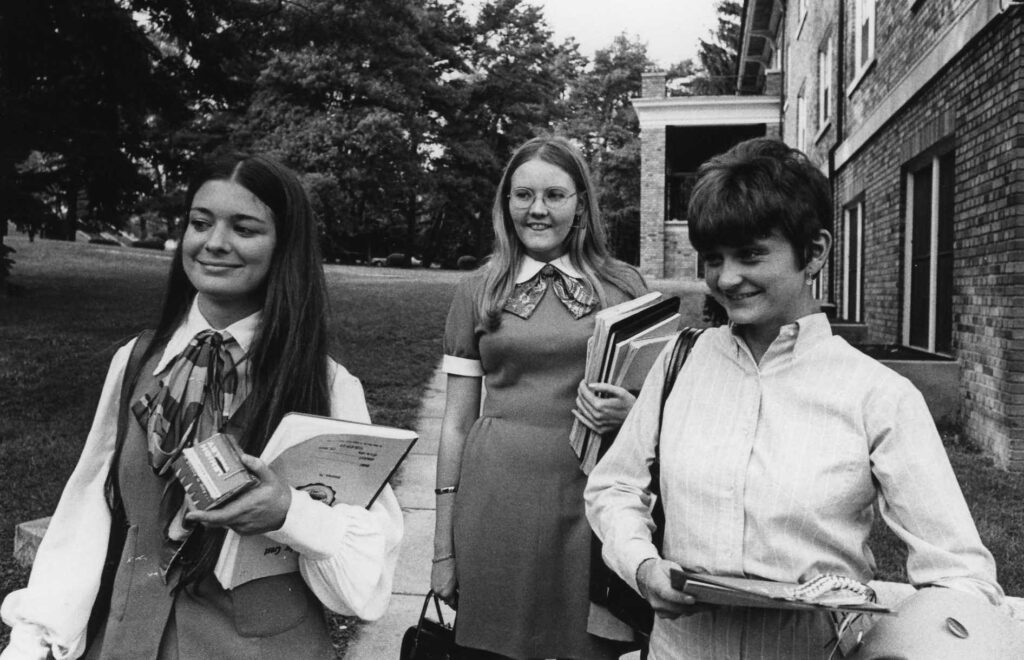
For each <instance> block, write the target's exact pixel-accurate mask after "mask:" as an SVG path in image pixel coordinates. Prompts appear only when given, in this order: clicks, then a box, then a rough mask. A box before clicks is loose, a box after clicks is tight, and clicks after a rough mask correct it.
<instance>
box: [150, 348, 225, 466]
mask: <svg viewBox="0 0 1024 660" xmlns="http://www.w3.org/2000/svg"><path fill="white" fill-rule="evenodd" d="M244 359H245V354H244V353H243V352H242V347H241V346H239V345H238V342H236V341H235V340H234V338H233V337H232V336H231V335H230V334H227V333H223V334H222V333H219V332H216V331H214V330H204V331H202V332H200V333H199V334H197V335H196V336H195V337H193V338H192V340H191V341H190V342H189V344H188V346H187V347H186V348H185V350H184V351H182V352H181V354H180V355H178V357H176V358H174V361H173V362H172V363H171V366H170V371H169V372H168V374H167V377H166V378H165V379H164V380H162V381H161V382H160V384H159V387H158V389H157V390H156V391H155V392H152V393H149V394H145V395H143V397H142V398H141V399H139V400H138V401H136V402H135V404H134V405H133V406H132V413H134V415H135V418H136V419H137V420H139V424H141V425H142V426H143V428H145V429H146V438H147V440H148V448H149V462H150V465H151V466H152V468H153V471H154V472H156V474H158V475H160V476H164V475H166V474H168V473H169V472H170V471H171V464H172V463H173V462H174V459H176V458H177V457H178V456H179V455H180V454H181V452H182V450H183V449H185V448H186V447H189V446H191V445H192V444H193V443H194V442H196V441H197V440H203V439H205V438H207V437H208V436H210V435H213V434H214V433H217V432H218V431H220V430H221V427H222V426H223V425H224V412H225V411H227V410H231V406H232V403H233V402H234V398H235V393H236V391H237V390H238V372H237V371H236V366H237V365H238V364H239V363H240V362H241V361H242V360H244Z"/></svg>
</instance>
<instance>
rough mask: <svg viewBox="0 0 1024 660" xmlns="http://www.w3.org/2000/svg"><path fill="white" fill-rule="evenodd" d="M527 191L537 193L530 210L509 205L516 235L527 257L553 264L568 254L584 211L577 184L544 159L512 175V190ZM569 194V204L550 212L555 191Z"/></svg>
mask: <svg viewBox="0 0 1024 660" xmlns="http://www.w3.org/2000/svg"><path fill="white" fill-rule="evenodd" d="M517 189H520V190H521V189H525V190H530V191H532V192H533V203H531V204H530V205H529V207H527V208H520V207H518V206H516V205H515V204H509V213H510V215H511V217H512V224H513V226H514V227H515V230H516V235H517V236H518V237H519V241H520V242H521V243H522V244H523V248H524V249H525V250H526V253H527V254H528V255H530V256H531V257H533V258H534V259H536V260H537V261H551V260H552V259H556V258H558V257H560V256H562V254H564V253H565V250H566V245H565V243H566V241H565V239H566V238H567V237H568V236H569V232H570V231H572V225H573V222H574V221H575V220H576V213H577V210H578V209H579V208H580V201H579V195H578V194H575V193H577V190H576V184H574V183H573V181H572V177H571V176H569V173H568V172H566V171H565V170H563V169H562V168H560V167H558V166H557V165H552V164H551V163H548V162H546V161H543V160H540V159H536V158H535V159H533V160H528V161H526V162H525V163H523V164H522V165H520V166H519V167H518V168H516V171H515V172H513V173H512V177H511V180H510V190H513V191H514V190H517ZM553 189H559V190H563V191H565V194H566V195H568V196H569V197H568V199H567V202H566V203H565V204H564V205H563V206H561V207H559V208H549V207H548V206H547V204H546V203H545V202H544V198H545V191H551V192H549V193H548V195H547V197H549V198H551V197H552V196H554V194H553V193H554V190H553Z"/></svg>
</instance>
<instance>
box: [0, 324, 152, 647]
mask: <svg viewBox="0 0 1024 660" xmlns="http://www.w3.org/2000/svg"><path fill="white" fill-rule="evenodd" d="M134 344H135V342H134V341H132V342H129V343H128V344H126V345H125V346H123V347H121V349H120V350H118V351H117V353H115V354H114V358H113V360H112V361H111V363H110V369H109V370H108V371H107V378H106V381H105V382H104V383H103V391H102V393H101V394H100V401H99V404H98V405H97V407H96V416H95V417H94V419H93V423H92V428H91V429H90V431H89V435H88V437H87V438H86V441H85V447H84V448H83V450H82V455H81V457H79V459H78V465H77V466H76V467H75V470H74V472H72V474H71V477H70V478H69V479H68V482H67V484H66V485H65V486H64V492H63V494H62V495H61V498H60V502H59V503H58V504H57V509H56V511H55V512H54V514H53V517H52V519H51V520H50V524H49V527H48V529H47V531H46V535H45V536H44V537H43V540H42V542H41V543H40V545H39V550H38V552H37V553H36V558H35V562H34V563H33V564H32V573H31V575H30V576H29V580H28V586H27V587H25V588H24V589H19V590H17V591H12V592H11V593H9V594H8V595H7V597H6V598H5V599H4V601H3V605H0V616H2V617H3V621H4V623H6V624H7V625H9V626H11V628H12V630H11V642H10V645H9V646H8V647H7V648H6V649H5V650H4V651H3V653H2V654H0V658H2V660H27V659H32V660H35V659H36V658H38V659H40V660H42V659H43V658H46V655H47V652H52V653H53V656H54V657H55V658H57V660H65V659H73V658H78V657H79V656H80V655H81V654H82V652H83V651H84V646H85V632H86V626H87V625H88V623H89V614H90V612H91V611H92V606H93V602H94V601H95V600H96V593H97V592H98V591H99V584H100V574H101V572H102V570H103V561H104V559H105V558H106V552H107V540H108V539H109V537H110V510H109V509H108V508H107V503H106V499H105V495H104V486H105V483H106V479H107V473H108V472H109V471H110V461H111V458H112V457H113V455H114V443H115V440H116V435H117V412H118V405H119V404H118V399H119V398H120V394H121V381H122V380H123V378H124V372H125V368H126V367H127V364H128V356H129V355H130V354H131V349H132V347H133V346H134Z"/></svg>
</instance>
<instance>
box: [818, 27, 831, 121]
mask: <svg viewBox="0 0 1024 660" xmlns="http://www.w3.org/2000/svg"><path fill="white" fill-rule="evenodd" d="M832 44H833V41H832V35H831V34H829V35H828V36H827V37H825V41H824V43H823V45H822V47H821V48H819V49H818V131H819V132H821V131H822V130H824V128H825V127H826V126H828V125H829V124H830V123H831V122H832V114H833V106H834V105H835V90H834V86H833V84H832V79H833V74H832V63H833V61H834V55H833V49H832Z"/></svg>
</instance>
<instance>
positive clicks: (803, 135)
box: [794, 92, 807, 151]
mask: <svg viewBox="0 0 1024 660" xmlns="http://www.w3.org/2000/svg"><path fill="white" fill-rule="evenodd" d="M795 137H796V145H794V146H795V147H796V148H797V149H799V150H800V151H806V150H807V99H806V98H804V93H803V92H800V93H799V94H797V97H796V136H795Z"/></svg>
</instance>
